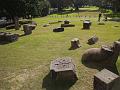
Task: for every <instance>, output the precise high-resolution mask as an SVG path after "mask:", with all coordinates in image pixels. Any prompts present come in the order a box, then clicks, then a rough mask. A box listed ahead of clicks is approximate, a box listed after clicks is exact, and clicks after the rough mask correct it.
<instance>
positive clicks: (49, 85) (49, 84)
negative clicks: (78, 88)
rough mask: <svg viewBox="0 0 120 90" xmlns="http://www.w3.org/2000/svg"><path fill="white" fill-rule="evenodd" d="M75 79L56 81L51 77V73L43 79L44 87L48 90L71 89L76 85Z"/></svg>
mask: <svg viewBox="0 0 120 90" xmlns="http://www.w3.org/2000/svg"><path fill="white" fill-rule="evenodd" d="M75 82H76V80H75V81H55V80H52V78H51V77H50V73H49V74H48V75H46V76H45V77H44V79H43V83H42V88H45V89H46V90H69V88H70V87H71V86H72V85H74V84H75Z"/></svg>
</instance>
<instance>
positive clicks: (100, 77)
mask: <svg viewBox="0 0 120 90" xmlns="http://www.w3.org/2000/svg"><path fill="white" fill-rule="evenodd" d="M118 79H119V76H118V75H116V74H114V73H112V72H111V71H109V70H107V69H103V70H102V71H100V72H98V73H97V74H96V75H95V76H94V85H93V86H94V90H115V89H113V86H114V84H115V83H116V82H117V80H118Z"/></svg>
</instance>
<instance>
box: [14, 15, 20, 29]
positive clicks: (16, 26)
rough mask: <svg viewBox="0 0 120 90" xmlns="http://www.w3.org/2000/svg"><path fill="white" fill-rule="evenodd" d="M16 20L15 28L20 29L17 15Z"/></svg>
mask: <svg viewBox="0 0 120 90" xmlns="http://www.w3.org/2000/svg"><path fill="white" fill-rule="evenodd" d="M14 21H15V30H19V18H18V17H17V16H15V17H14Z"/></svg>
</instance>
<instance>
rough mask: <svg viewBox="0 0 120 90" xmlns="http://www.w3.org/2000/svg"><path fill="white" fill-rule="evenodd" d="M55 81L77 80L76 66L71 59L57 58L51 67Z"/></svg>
mask: <svg viewBox="0 0 120 90" xmlns="http://www.w3.org/2000/svg"><path fill="white" fill-rule="evenodd" d="M50 73H51V78H52V79H53V80H70V81H74V80H77V75H76V71H75V65H74V63H73V61H72V58H70V57H63V58H57V59H56V60H54V61H52V62H51V65H50Z"/></svg>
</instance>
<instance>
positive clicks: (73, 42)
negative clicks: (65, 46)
mask: <svg viewBox="0 0 120 90" xmlns="http://www.w3.org/2000/svg"><path fill="white" fill-rule="evenodd" d="M79 47H80V42H79V39H78V38H74V39H72V40H71V47H70V49H76V48H79Z"/></svg>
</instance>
